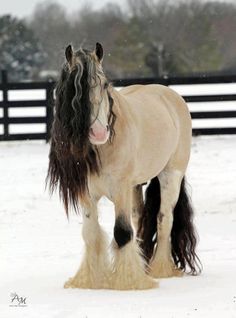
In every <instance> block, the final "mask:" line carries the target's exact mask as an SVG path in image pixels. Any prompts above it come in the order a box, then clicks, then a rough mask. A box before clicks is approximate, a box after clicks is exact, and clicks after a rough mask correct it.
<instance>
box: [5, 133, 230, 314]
mask: <svg viewBox="0 0 236 318" xmlns="http://www.w3.org/2000/svg"><path fill="white" fill-rule="evenodd" d="M235 145H236V136H214V137H197V138H194V139H193V144H192V156H191V160H190V164H189V169H188V171H187V179H188V183H189V191H190V193H191V195H192V199H193V204H194V207H195V215H196V218H195V223H196V226H197V229H198V232H199V237H200V243H199V246H198V253H199V256H200V258H201V260H202V263H203V266H204V270H203V273H202V274H201V275H200V276H197V277H191V276H187V275H186V276H184V277H182V278H170V279H162V280H159V283H160V284H159V285H160V286H159V288H156V289H153V290H148V291H126V292H124V291H114V290H79V289H75V290H71V289H69V290H68V289H63V283H64V282H65V280H67V279H68V277H70V276H72V275H73V274H74V273H75V271H76V270H77V268H78V266H79V262H80V261H81V258H82V253H83V241H82V238H81V218H80V216H76V215H73V214H72V215H71V218H70V221H69V222H68V221H67V219H66V216H65V213H64V211H63V207H62V205H61V203H60V202H59V199H58V197H57V195H55V196H53V197H52V198H50V197H49V194H48V192H47V191H45V184H44V180H45V175H46V170H47V164H48V159H47V156H48V150H49V146H48V145H47V144H45V143H44V142H11V143H5V142H2V143H1V144H0V167H1V179H0V198H1V205H0V217H1V224H0V254H1V261H0V282H1V284H0V317H3V318H8V317H10V318H11V317H14V318H15V317H16V318H21V317H26V318H28V317H29V318H38V317H40V318H44V317H45V318H47V317H50V318H51V317H55V318H65V317H66V318H74V317H76V318H77V317H78V318H86V317H87V318H93V317H115V318H116V317H123V318H126V317H131V318H140V317H142V318H145V317H148V318H149V317H150V318H152V317H160V318H179V317H181V318H185V317H186V318H187V317H193V318H194V317H207V318H211V317H214V318H216V317H222V316H224V317H226V318H233V317H234V318H235V317H236V288H235V286H236V275H235V269H236V231H235V228H236V196H235V177H236V166H235V157H236V147H235ZM99 209H100V214H101V216H100V221H101V223H102V225H103V227H104V228H105V230H106V231H107V232H108V233H109V236H110V238H111V237H112V232H113V222H114V213H113V206H112V204H111V202H109V201H108V200H106V199H102V200H101V202H100V205H99ZM11 293H17V294H18V295H19V297H26V307H10V304H11V296H10V295H11Z"/></svg>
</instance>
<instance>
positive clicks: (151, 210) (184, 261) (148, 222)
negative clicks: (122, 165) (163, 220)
mask: <svg viewBox="0 0 236 318" xmlns="http://www.w3.org/2000/svg"><path fill="white" fill-rule="evenodd" d="M160 203H161V195H160V183H159V180H158V178H157V177H155V178H153V179H152V180H151V182H150V184H149V186H148V188H147V190H146V195H145V203H144V208H143V211H142V212H141V215H140V219H139V225H138V232H137V237H138V238H139V244H140V247H141V249H142V251H143V254H144V257H145V258H146V261H147V262H149V261H150V259H151V258H152V256H153V253H154V247H155V245H156V244H158V241H157V237H158V235H157V216H158V213H159V210H160ZM173 215H174V221H173V227H172V231H171V245H172V257H173V260H174V263H175V265H176V267H178V268H179V269H181V270H183V271H188V270H189V272H190V273H191V274H193V275H195V274H197V273H199V272H200V271H201V262H200V260H199V258H198V256H197V254H196V251H195V250H196V244H197V235H196V232H195V229H194V226H193V209H192V206H191V202H190V199H189V197H188V195H187V191H186V187H185V179H183V180H182V183H181V187H180V194H179V198H178V202H177V204H176V206H175V208H174V211H173Z"/></svg>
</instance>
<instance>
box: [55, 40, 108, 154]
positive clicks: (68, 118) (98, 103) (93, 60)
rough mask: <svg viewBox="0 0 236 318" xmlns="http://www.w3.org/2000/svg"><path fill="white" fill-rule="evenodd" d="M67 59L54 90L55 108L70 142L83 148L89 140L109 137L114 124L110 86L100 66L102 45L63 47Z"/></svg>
mask: <svg viewBox="0 0 236 318" xmlns="http://www.w3.org/2000/svg"><path fill="white" fill-rule="evenodd" d="M65 56H66V63H65V64H64V66H63V70H62V74H61V79H60V81H59V84H58V87H57V93H56V105H57V106H56V112H58V114H56V115H58V116H59V117H60V121H62V122H63V121H64V124H63V127H64V129H66V130H67V134H68V138H69V139H70V142H71V144H72V145H73V146H75V147H77V148H78V149H80V150H82V151H83V152H84V151H85V149H88V146H89V144H93V145H100V144H104V143H106V142H107V141H108V139H109V137H110V135H111V132H112V127H113V121H114V114H113V113H112V102H113V100H112V98H111V96H110V93H109V90H110V86H109V83H108V80H107V79H106V77H105V75H104V73H103V69H102V59H103V48H102V45H101V44H99V43H97V44H96V48H95V50H94V51H88V50H85V49H80V50H78V51H73V49H72V46H71V45H69V46H68V47H67V48H66V50H65Z"/></svg>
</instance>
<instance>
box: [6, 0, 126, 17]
mask: <svg viewBox="0 0 236 318" xmlns="http://www.w3.org/2000/svg"><path fill="white" fill-rule="evenodd" d="M40 2H59V3H61V4H62V5H63V6H65V7H66V8H67V9H68V12H73V11H74V10H75V11H76V10H78V9H79V8H80V7H81V6H82V5H83V4H85V3H86V4H87V3H91V4H92V6H93V7H94V8H101V7H102V6H104V5H105V4H106V3H108V2H114V3H117V4H119V5H120V6H124V5H125V3H126V0H118V1H116V0H87V1H85V0H53V1H47V0H46V1H43V0H0V15H3V14H7V13H10V14H12V15H16V16H18V17H21V18H22V17H27V16H29V15H30V14H31V13H32V11H33V10H34V7H35V5H36V4H37V3H40Z"/></svg>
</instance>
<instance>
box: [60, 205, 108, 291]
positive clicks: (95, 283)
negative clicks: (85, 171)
mask: <svg viewBox="0 0 236 318" xmlns="http://www.w3.org/2000/svg"><path fill="white" fill-rule="evenodd" d="M82 216H83V229H82V235H83V239H84V242H85V254H84V257H83V260H82V263H81V265H80V268H79V270H78V272H77V273H76V274H75V276H74V277H72V278H70V279H69V280H68V281H67V282H66V283H65V288H69V287H71V288H94V289H95V288H96V289H97V288H109V278H110V274H111V273H110V264H109V261H108V243H107V238H106V234H105V232H104V231H103V229H102V228H101V226H100V225H99V223H98V215H97V201H91V202H90V203H88V204H86V205H85V206H83V207H82Z"/></svg>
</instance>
